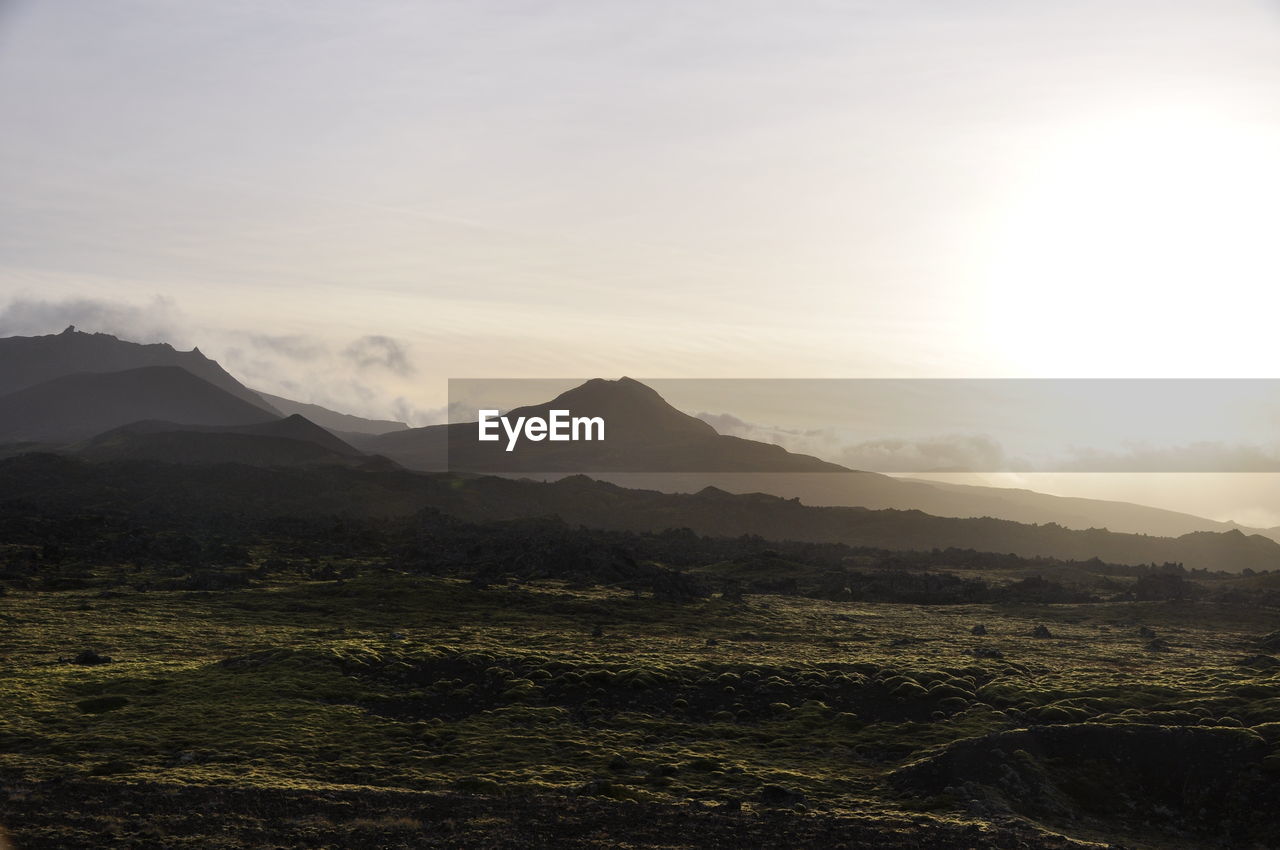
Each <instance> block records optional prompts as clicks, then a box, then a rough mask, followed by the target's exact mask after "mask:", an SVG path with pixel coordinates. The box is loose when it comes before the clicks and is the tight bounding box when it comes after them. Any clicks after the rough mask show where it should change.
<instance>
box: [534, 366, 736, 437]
mask: <svg viewBox="0 0 1280 850" xmlns="http://www.w3.org/2000/svg"><path fill="white" fill-rule="evenodd" d="M548 410H568V411H570V412H571V413H572V414H573V415H574V416H599V417H602V418H603V419H604V421H605V423H606V425H605V428H606V433H607V434H608V436H609V438H610V439H617V438H621V439H627V438H629V437H642V438H644V439H646V440H652V439H654V438H661V437H664V436H689V435H697V436H703V437H710V436H714V435H715V433H716V431H715V429H714V428H712V427H711V426H710V425H708V424H707V423H706V422H703V421H702V420H701V419H698V418H696V417H693V416H690V415H689V414H687V413H683V412H681V411H679V410H676V409H675V408H674V407H672V406H671V405H670V404H668V403H667V400H666V399H664V398H663V397H662V396H661V395H659V394H658V392H657V391H656V390H654V389H653V388H652V387H649V386H647V385H645V384H642V383H640V382H639V381H637V380H635V379H634V378H626V377H623V378H619V379H618V380H616V381H611V380H607V379H605V378H592V379H591V380H589V381H587V382H586V383H584V384H580V385H578V386H576V387H574V388H573V389H570V390H565V391H564V392H562V393H561V394H560V395H558V396H556V397H555V398H554V399H552V400H551V401H549V402H547V403H545V404H538V405H530V406H527V407H521V408H517V409H516V410H513V411H512V412H511V414H509V415H511V416H531V415H532V416H545V415H546V414H547V411H548Z"/></svg>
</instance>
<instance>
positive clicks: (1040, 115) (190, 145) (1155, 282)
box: [0, 0, 1280, 422]
mask: <svg viewBox="0 0 1280 850" xmlns="http://www.w3.org/2000/svg"><path fill="white" fill-rule="evenodd" d="M0 115H3V116H4V118H3V127H2V129H0V310H3V312H0V334H9V333H34V332H48V331H54V330H59V329H60V328H61V327H62V326H63V325H65V324H66V323H67V322H68V321H76V322H77V324H79V325H81V327H82V329H86V330H99V329H100V330H108V331H115V332H119V333H122V334H123V335H126V336H131V337H134V338H142V339H155V338H165V339H169V340H172V341H174V342H175V343H178V344H180V345H184V346H190V345H195V344H198V345H200V347H201V349H202V350H203V351H205V352H206V353H207V354H209V355H211V356H214V357H216V358H218V359H219V360H221V361H222V362H224V364H225V365H227V366H228V367H229V368H230V369H232V371H233V372H235V373H236V374H237V375H239V376H240V377H242V378H243V379H245V380H246V382H248V383H250V384H251V385H254V386H258V387H260V388H263V389H266V390H269V391H277V392H282V393H285V394H289V395H293V396H294V397H299V398H302V399H303V400H314V401H319V402H322V403H328V404H330V405H334V406H342V407H344V408H347V409H351V410H353V411H355V412H360V413H365V414H377V415H387V414H394V415H397V416H401V417H408V418H411V419H413V420H414V421H417V422H424V421H428V420H429V419H430V417H431V416H432V415H433V414H434V411H436V410H437V408H438V407H439V406H440V405H441V404H442V403H443V400H444V394H445V379H446V378H448V377H460V376H528V377H535V376H552V375H555V376H562V375H604V376H616V375H620V374H636V375H647V376H655V377H656V376H670V377H721V376H724V377H730V376H732V377H864V376H875V377H897V376H930V377H944V376H945V377H975V376H984V377H992V376H1037V377H1040V376H1067V377H1078V376H1103V375H1113V374H1119V375H1129V376H1138V377H1146V376H1178V377H1193V376H1215V377H1243V376H1259V377H1274V376H1275V367H1274V364H1275V362H1276V359H1275V349H1274V342H1273V340H1274V331H1273V327H1274V321H1275V316H1276V315H1277V313H1278V312H1280V294H1278V293H1280V285H1277V284H1278V283H1280V252H1277V250H1276V249H1275V247H1274V245H1275V234H1276V233H1277V232H1280V155H1278V154H1277V151H1280V3H1277V2H1274V0H1273V2H1260V0H1251V1H1249V2H1245V0H1201V2H1190V0H1152V1H1151V2H1146V0H1078V2H1065V0H1064V2H1056V3H1053V2H1034V3H1028V2H1025V0H1007V2H1005V1H1004V0H983V2H977V0H936V2H913V0H892V2H890V0H884V2H857V0H847V2H816V0H815V2H807V3H806V2H794V1H793V0H788V2H782V0H777V2H769V3H765V2H751V0H735V2H695V3H689V2H670V3H664V2H650V0H644V2H638V0H627V2H608V0H582V2H572V3H568V2H418V0H414V2H378V0H365V1H364V2H356V0H342V2H336V1H335V0H306V2H302V0H297V2H290V0H274V1H273V2H269V3H262V2H253V0H216V2H215V0H205V2H197V0H190V2H181V3H175V2H168V0H111V2H102V0H28V2H23V0H7V2H5V0H0ZM5 305H7V306H5ZM371 340H372V342H371ZM370 352H373V354H374V355H375V356H370ZM734 412H735V413H739V414H740V415H744V416H747V417H748V418H749V417H750V415H751V411H734Z"/></svg>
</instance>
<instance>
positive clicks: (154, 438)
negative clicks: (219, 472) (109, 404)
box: [75, 415, 394, 469]
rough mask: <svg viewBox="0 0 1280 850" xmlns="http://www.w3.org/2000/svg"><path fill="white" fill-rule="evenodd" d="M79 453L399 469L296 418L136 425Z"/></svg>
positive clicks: (97, 458)
mask: <svg viewBox="0 0 1280 850" xmlns="http://www.w3.org/2000/svg"><path fill="white" fill-rule="evenodd" d="M75 454H76V455H77V456H79V457H82V458H86V459H88V460H92V461H95V462H104V461H139V460H146V461H161V462H164V463H176V464H187V465H191V464H217V463H237V464H242V465H246V466H261V467H282V466H314V465H340V466H356V467H365V468H371V469H386V468H391V467H394V464H393V463H392V462H391V461H388V460H386V459H385V458H371V457H368V456H366V455H363V454H361V453H360V452H359V451H357V450H356V449H354V448H352V447H351V446H349V445H347V444H346V443H344V442H343V441H342V440H340V439H338V438H337V437H335V436H334V435H333V434H331V433H329V432H328V431H326V430H325V429H323V428H321V427H320V426H318V425H316V424H314V423H312V422H310V421H308V420H307V419H306V418H305V417H302V416H296V415H295V416H289V417H286V418H284V419H276V420H272V421H270V422H262V423H255V424H252V425H231V426H223V427H213V426H205V425H181V424H178V423H174V422H157V421H147V422H135V423H132V424H130V425H125V426H124V427H122V428H117V429H115V430H112V431H108V432H107V433H105V434H100V435H98V436H97V437H94V438H93V439H91V440H89V441H87V442H86V443H84V444H82V445H79V446H76V447H75Z"/></svg>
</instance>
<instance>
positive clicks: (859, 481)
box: [533, 471, 1280, 541]
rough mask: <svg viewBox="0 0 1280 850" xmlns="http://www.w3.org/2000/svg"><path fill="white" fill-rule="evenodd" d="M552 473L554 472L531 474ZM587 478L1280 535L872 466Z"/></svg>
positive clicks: (1087, 522) (1144, 530)
mask: <svg viewBox="0 0 1280 850" xmlns="http://www.w3.org/2000/svg"><path fill="white" fill-rule="evenodd" d="M533 477H537V478H539V479H541V480H554V479H556V478H560V477H564V476H563V474H560V475H537V476H533ZM592 477H594V478H598V479H600V480H604V481H610V482H612V483H614V484H618V485H619V486H622V487H632V488H641V489H652V490H662V491H664V492H668V493H696V492H698V491H699V490H702V489H703V488H705V487H715V488H718V489H721V490H725V491H727V492H730V493H769V494H771V495H774V496H780V497H783V498H788V499H799V500H800V501H802V502H804V503H805V504H806V505H815V506H828V507H835V506H859V507H865V508H871V509H873V510H885V509H896V510H919V511H923V512H925V513H927V514H933V515H935V516H943V517H961V518H980V517H995V518H998V519H1008V520H1013V521H1015V522H1022V523H1033V524H1045V523H1057V524H1059V525H1063V526H1065V527H1067V528H1075V529H1089V528H1105V529H1109V530H1111V531H1120V532H1126V533H1132V534H1150V535H1155V536H1160V537H1178V536H1180V535H1183V534H1190V533H1192V532H1196V531H1212V532H1227V531H1232V530H1236V529H1239V530H1240V531H1243V532H1244V533H1245V534H1262V535H1265V536H1267V537H1271V538H1272V539H1275V540H1278V541H1280V534H1277V530H1276V529H1257V528H1249V527H1246V526H1240V525H1237V524H1236V523H1230V522H1218V521H1215V520H1211V519H1205V518H1204V517H1199V516H1195V515H1193V514H1187V513H1181V512H1178V511H1170V510H1164V509H1162V508H1152V507H1147V506H1145V505H1135V504H1131V503H1128V502H1116V501H1108V500H1104V499H1084V498H1078V497H1071V496H1051V495H1047V494H1045V493H1037V492H1034V491H1032V490H1024V489H1015V488H1005V487H983V486H975V485H966V484H951V483H944V482H939V481H921V480H916V479H911V478H895V477H892V476H888V475H881V474H879V473H875V472H855V471H850V472H846V473H824V474H822V475H810V474H787V473H748V472H743V473H600V474H593V476H592Z"/></svg>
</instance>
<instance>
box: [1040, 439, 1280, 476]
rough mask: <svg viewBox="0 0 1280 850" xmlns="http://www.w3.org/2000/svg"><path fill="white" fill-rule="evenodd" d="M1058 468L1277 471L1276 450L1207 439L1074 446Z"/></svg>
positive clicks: (1278, 457) (1278, 454) (1279, 457)
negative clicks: (1119, 447)
mask: <svg viewBox="0 0 1280 850" xmlns="http://www.w3.org/2000/svg"><path fill="white" fill-rule="evenodd" d="M1061 468H1062V470H1063V471H1068V472H1280V450H1278V448H1276V447H1273V448H1271V449H1266V448H1263V447H1261V446H1253V445H1243V444H1241V445H1232V444H1228V443H1220V442H1211V441H1203V442H1195V443H1187V444H1184V445H1180V446H1163V447H1150V446H1141V445H1131V446H1129V447H1127V448H1126V450H1124V451H1120V452H1109V451H1100V450H1097V449H1088V448H1085V449H1081V448H1076V449H1072V451H1071V456H1070V457H1069V458H1067V459H1066V460H1064V461H1063V462H1062V464H1061Z"/></svg>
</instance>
